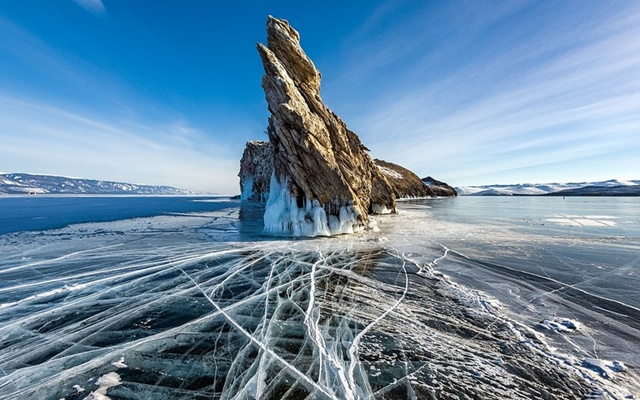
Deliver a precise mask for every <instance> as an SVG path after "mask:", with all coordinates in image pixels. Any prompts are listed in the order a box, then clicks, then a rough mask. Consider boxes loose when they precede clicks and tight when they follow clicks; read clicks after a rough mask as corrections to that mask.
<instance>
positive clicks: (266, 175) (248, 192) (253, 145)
mask: <svg viewBox="0 0 640 400" xmlns="http://www.w3.org/2000/svg"><path fill="white" fill-rule="evenodd" d="M272 171H273V152H272V151H271V144H270V143H269V142H257V141H256V142H247V145H246V147H245V148H244V153H242V159H241V160H240V172H239V173H238V176H239V177H240V199H241V200H243V201H257V202H266V201H267V199H268V198H269V181H270V179H271V172H272Z"/></svg>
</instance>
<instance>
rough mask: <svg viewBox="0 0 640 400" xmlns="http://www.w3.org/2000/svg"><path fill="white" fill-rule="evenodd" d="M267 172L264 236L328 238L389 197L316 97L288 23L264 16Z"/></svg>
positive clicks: (352, 227) (354, 226) (308, 64)
mask: <svg viewBox="0 0 640 400" xmlns="http://www.w3.org/2000/svg"><path fill="white" fill-rule="evenodd" d="M258 52H259V53H260V57H261V58H262V63H263V66H264V70H265V74H264V76H263V78H262V87H263V88H264V91H265V95H266V99H267V103H268V106H269V111H270V112H271V117H270V118H269V126H268V128H267V133H268V134H269V141H270V142H271V145H272V147H273V167H274V173H273V175H272V179H271V183H270V194H269V201H268V203H267V208H266V210H265V217H264V219H265V231H267V232H272V233H283V234H293V235H312V236H313V235H330V234H338V233H349V232H353V231H356V230H360V229H362V227H363V226H364V225H365V224H366V222H367V215H368V213H369V212H381V211H387V210H391V211H392V210H395V196H394V194H393V190H392V188H391V186H390V185H389V183H388V181H387V180H386V178H385V176H384V175H383V174H382V173H381V172H380V171H379V170H378V168H376V167H375V164H374V163H373V160H372V159H371V157H370V156H369V155H368V154H367V153H366V151H367V149H366V147H364V145H362V143H361V142H360V139H359V138H358V136H356V134H355V133H353V132H351V131H350V130H349V129H348V128H347V126H346V124H345V123H344V122H343V121H342V120H341V119H340V118H339V117H338V116H337V115H335V114H334V113H333V112H331V110H329V108H327V107H326V106H325V105H324V103H323V102H322V99H321V98H320V73H319V72H318V70H316V68H315V66H314V64H313V62H312V61H311V60H310V59H309V57H307V55H306V54H305V53H304V51H303V50H302V48H301V47H300V36H299V35H298V32H296V31H295V30H294V29H293V28H292V27H291V26H289V23H288V22H287V21H284V20H279V19H276V18H273V17H269V19H268V21H267V46H264V45H263V44H258Z"/></svg>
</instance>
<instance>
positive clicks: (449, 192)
mask: <svg viewBox="0 0 640 400" xmlns="http://www.w3.org/2000/svg"><path fill="white" fill-rule="evenodd" d="M422 182H424V184H425V185H427V186H429V189H431V191H432V192H433V194H434V195H436V196H437V197H456V196H457V195H458V192H456V190H455V189H454V188H452V187H451V186H449V185H447V184H446V183H444V182H441V181H438V180H435V179H433V178H432V177H430V176H427V177H426V178H422Z"/></svg>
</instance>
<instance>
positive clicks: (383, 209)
mask: <svg viewBox="0 0 640 400" xmlns="http://www.w3.org/2000/svg"><path fill="white" fill-rule="evenodd" d="M371 210H372V211H373V213H374V214H391V213H392V212H393V210H390V209H388V208H387V206H385V205H384V204H375V203H374V204H372V205H371Z"/></svg>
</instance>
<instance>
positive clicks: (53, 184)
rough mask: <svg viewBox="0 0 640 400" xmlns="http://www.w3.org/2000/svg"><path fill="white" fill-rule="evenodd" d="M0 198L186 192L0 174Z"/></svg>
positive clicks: (156, 187) (186, 192) (155, 187)
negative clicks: (29, 195) (10, 195)
mask: <svg viewBox="0 0 640 400" xmlns="http://www.w3.org/2000/svg"><path fill="white" fill-rule="evenodd" d="M0 194H159V195H190V194H195V193H193V192H191V191H189V190H183V189H176V188H174V187H170V186H151V185H135V184H132V183H123V182H110V181H99V180H93V179H79V178H67V177H64V176H51V175H32V174H21V173H13V174H0Z"/></svg>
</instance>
